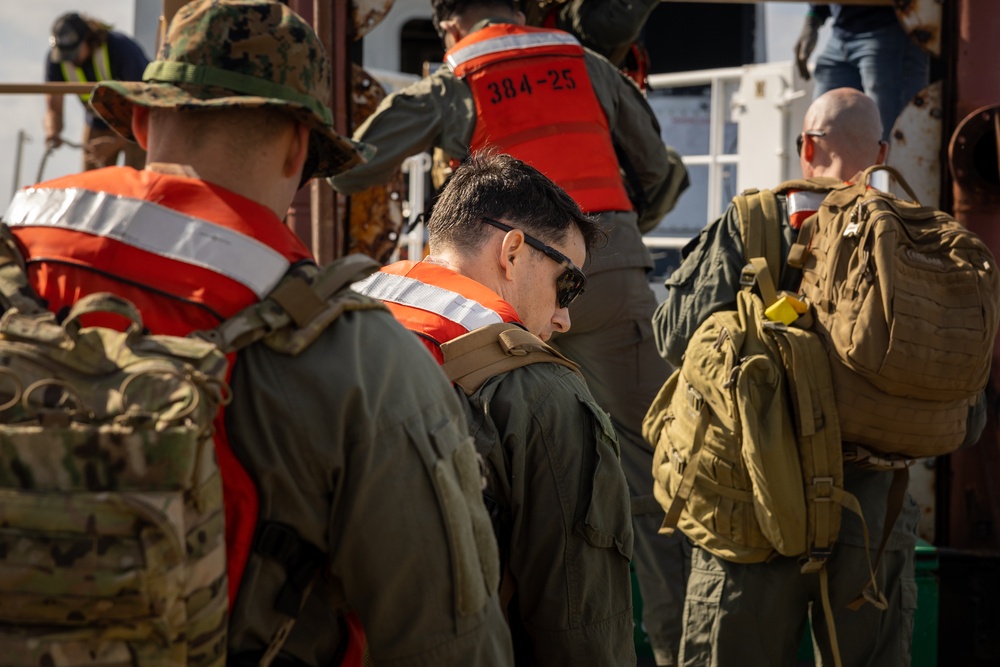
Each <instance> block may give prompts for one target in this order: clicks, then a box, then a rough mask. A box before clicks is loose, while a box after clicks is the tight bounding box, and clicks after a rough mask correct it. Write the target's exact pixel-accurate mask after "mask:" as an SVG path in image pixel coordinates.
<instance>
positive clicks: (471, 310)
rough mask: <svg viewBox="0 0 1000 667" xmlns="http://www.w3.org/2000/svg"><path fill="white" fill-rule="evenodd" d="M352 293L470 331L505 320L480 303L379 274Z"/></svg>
mask: <svg viewBox="0 0 1000 667" xmlns="http://www.w3.org/2000/svg"><path fill="white" fill-rule="evenodd" d="M351 289H353V290H354V291H355V292H360V293H361V294H364V295H366V296H370V297H372V298H375V299H379V300H380V301H388V302H390V303H398V304H400V305H401V306H411V307H413V308H419V309H420V310H426V311H429V312H432V313H435V314H437V315H440V316H441V317H443V318H445V319H446V320H450V321H452V322H454V323H455V324H458V325H459V326H462V327H465V329H466V330H467V331H473V330H474V329H478V328H480V327H485V326H487V325H490V324H499V323H500V322H503V318H502V317H500V315H499V314H498V313H497V312H496V311H494V310H490V309H489V308H487V307H486V306H484V305H482V304H481V303H479V302H478V301H474V300H472V299H470V298H468V297H464V296H462V295H461V294H459V293H458V292H452V291H451V290H447V289H444V288H443V287H437V286H435V285H428V284H427V283H422V282H420V281H419V280H414V279H413V278H407V277H406V276H397V275H394V274H392V273H382V272H381V271H380V272H378V273H373V274H372V275H370V276H369V277H367V278H365V279H364V280H361V281H359V282H356V283H354V284H353V285H351Z"/></svg>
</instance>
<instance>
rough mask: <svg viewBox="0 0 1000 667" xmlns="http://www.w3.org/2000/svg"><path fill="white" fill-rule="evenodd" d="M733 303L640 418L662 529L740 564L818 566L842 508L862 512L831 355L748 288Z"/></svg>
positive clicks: (712, 321) (759, 267)
mask: <svg viewBox="0 0 1000 667" xmlns="http://www.w3.org/2000/svg"><path fill="white" fill-rule="evenodd" d="M754 266H755V269H754V271H755V272H756V273H757V277H758V278H760V277H761V276H762V275H763V276H767V268H766V266H767V265H766V262H765V261H764V260H763V259H758V260H756V261H755V263H754ZM765 282H767V283H770V279H769V276H767V278H766V280H765ZM765 292H766V293H767V292H768V290H767V289H765ZM769 293H770V294H772V295H773V287H772V288H770V292H769ZM737 306H738V308H737V310H735V311H723V312H719V313H715V314H713V315H712V316H710V317H709V318H708V319H707V320H706V321H705V322H704V323H703V324H702V325H701V326H700V327H699V328H698V330H697V331H696V332H695V334H694V336H693V337H692V338H691V340H690V342H689V343H688V347H687V352H686V353H685V355H684V362H683V364H682V366H681V368H680V369H678V370H677V371H676V372H675V373H674V374H673V376H671V378H670V379H669V380H668V381H667V383H666V384H665V385H664V386H663V388H662V389H661V390H660V393H659V395H657V397H656V399H655V400H654V402H653V404H652V406H651V407H650V409H649V411H648V413H647V415H646V419H645V420H644V422H643V436H644V437H645V438H646V439H647V440H648V441H649V442H650V443H651V444H652V445H653V446H654V447H655V448H656V451H655V454H654V459H653V476H654V478H655V480H656V485H655V488H654V492H655V495H656V497H657V499H658V500H659V502H660V504H661V505H662V506H663V508H664V510H665V512H666V516H665V518H664V521H663V529H664V530H663V532H666V533H670V532H672V531H673V528H674V526H677V527H679V528H680V529H681V530H682V531H683V532H684V533H685V534H686V535H687V536H688V537H689V538H691V539H692V540H693V541H694V542H695V543H697V544H698V545H699V546H701V547H702V548H704V549H705V550H707V551H709V552H711V553H713V554H715V555H717V556H719V557H720V558H724V559H726V560H730V561H734V562H741V563H756V562H762V561H764V560H767V559H768V558H770V557H771V556H772V555H773V554H775V553H778V554H781V555H783V556H800V555H803V554H807V555H808V556H810V557H811V559H813V560H814V561H816V562H818V563H820V564H821V561H823V560H824V559H825V558H826V556H828V555H829V550H830V548H831V547H832V545H833V543H834V541H835V540H836V538H837V534H838V532H839V530H840V510H841V507H842V506H849V507H850V508H851V509H854V510H855V511H858V513H860V511H859V508H858V506H857V501H856V500H854V499H853V497H852V496H850V495H849V494H847V493H845V492H844V491H843V461H842V457H841V442H840V431H839V426H838V420H837V413H836V405H835V403H834V401H833V397H832V394H833V387H832V384H831V382H830V377H829V370H828V363H827V361H826V353H825V351H824V350H823V347H822V343H821V342H820V341H819V339H818V338H817V337H816V336H815V335H814V334H812V333H811V332H809V331H806V330H804V329H799V328H796V327H789V326H786V325H784V324H780V323H777V322H771V321H769V320H767V318H766V317H765V316H764V309H765V303H764V301H762V300H761V298H760V297H758V296H757V295H756V294H754V293H753V292H751V291H750V290H749V289H743V290H741V291H740V292H739V294H738V295H737ZM831 501H832V502H831Z"/></svg>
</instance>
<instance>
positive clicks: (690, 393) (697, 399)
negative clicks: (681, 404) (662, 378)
mask: <svg viewBox="0 0 1000 667" xmlns="http://www.w3.org/2000/svg"><path fill="white" fill-rule="evenodd" d="M687 399H688V401H687V402H688V405H689V406H691V409H693V410H694V411H695V412H701V406H702V405H703V404H704V403H705V397H704V396H702V395H701V394H700V393H698V390H697V389H695V388H694V387H692V386H691V385H688V387H687Z"/></svg>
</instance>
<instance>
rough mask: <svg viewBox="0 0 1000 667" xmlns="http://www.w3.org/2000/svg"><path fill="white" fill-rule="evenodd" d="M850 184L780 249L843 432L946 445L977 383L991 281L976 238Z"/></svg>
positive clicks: (924, 451) (954, 441) (988, 330)
mask: <svg viewBox="0 0 1000 667" xmlns="http://www.w3.org/2000/svg"><path fill="white" fill-rule="evenodd" d="M878 170H885V171H888V172H889V173H890V174H892V175H893V177H895V178H896V180H897V181H898V182H899V183H900V185H902V186H903V188H904V189H905V190H906V191H907V192H908V193H909V194H910V196H911V197H913V198H914V200H915V199H916V197H915V196H914V195H913V193H912V191H911V190H910V188H909V186H908V185H907V184H906V182H905V181H904V180H903V179H902V177H901V176H900V174H899V173H898V172H897V171H896V170H894V169H892V168H891V167H884V166H875V167H871V168H869V169H867V170H865V171H864V172H863V173H862V174H861V175H860V176H859V177H858V178H857V179H856V183H854V184H843V185H840V186H838V187H836V188H834V189H833V190H832V191H831V192H830V194H828V195H827V196H826V198H825V199H824V201H823V204H822V206H821V207H820V209H819V211H818V212H817V213H816V214H815V215H813V216H812V217H810V218H809V219H808V220H807V221H806V222H805V224H803V226H802V229H801V230H800V233H799V238H798V241H797V243H796V244H795V245H794V246H793V247H792V250H791V253H790V254H789V258H788V263H789V265H791V266H797V267H801V268H802V271H803V279H802V286H801V292H802V294H804V295H805V297H806V298H807V299H808V300H809V301H810V302H812V304H813V305H814V306H815V320H816V321H815V323H814V325H813V328H814V330H815V331H816V333H817V334H818V335H819V336H820V337H821V338H822V339H823V341H824V343H825V344H826V347H827V350H828V351H829V354H830V363H831V371H832V376H833V385H834V389H835V393H836V399H837V409H838V411H839V414H840V425H841V431H842V434H843V438H844V440H845V441H848V442H855V443H859V444H862V445H865V446H867V447H871V448H873V449H875V450H878V451H880V452H884V453H887V454H892V455H899V456H902V457H908V458H915V457H924V456H937V455H940V454H945V453H948V452H950V451H952V450H954V449H955V448H957V447H958V446H959V445H960V444H961V443H962V442H963V439H964V437H965V430H966V418H967V415H968V412H969V407H970V405H972V404H974V402H975V400H976V397H977V396H978V394H979V392H981V391H982V389H983V388H984V387H985V386H986V381H987V378H988V375H989V370H990V359H991V355H992V351H993V342H994V338H995V337H996V333H997V324H998V321H1000V277H998V274H997V269H996V264H995V260H994V259H993V255H992V254H991V253H990V251H989V249H988V248H987V247H986V245H985V244H984V243H983V242H982V241H981V240H980V239H979V237H977V236H976V235H975V234H973V233H972V232H970V231H968V230H967V229H965V228H964V227H962V226H961V225H960V224H959V223H958V222H957V221H955V220H954V219H953V218H951V217H950V216H948V215H947V214H945V213H942V212H941V211H936V210H934V209H931V208H928V207H925V206H921V205H920V204H918V203H916V202H915V201H914V202H908V201H903V200H900V199H897V198H896V197H894V196H893V195H891V194H888V193H885V192H880V191H878V190H873V189H871V188H869V187H868V186H867V182H868V179H869V177H870V176H871V174H872V173H874V172H875V171H878Z"/></svg>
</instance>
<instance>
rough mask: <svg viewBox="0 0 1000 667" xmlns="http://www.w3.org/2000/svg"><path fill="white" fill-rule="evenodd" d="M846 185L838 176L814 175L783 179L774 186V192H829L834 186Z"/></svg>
mask: <svg viewBox="0 0 1000 667" xmlns="http://www.w3.org/2000/svg"><path fill="white" fill-rule="evenodd" d="M845 185H847V184H846V183H844V182H843V181H842V180H840V179H839V178H831V177H829V176H815V177H813V178H793V179H791V180H788V181H784V182H782V183H781V184H779V185H778V187H776V188H774V192H777V193H785V192H788V191H789V190H808V191H809V192H829V191H830V190H833V189H835V188H840V187H844V186H845Z"/></svg>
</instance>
